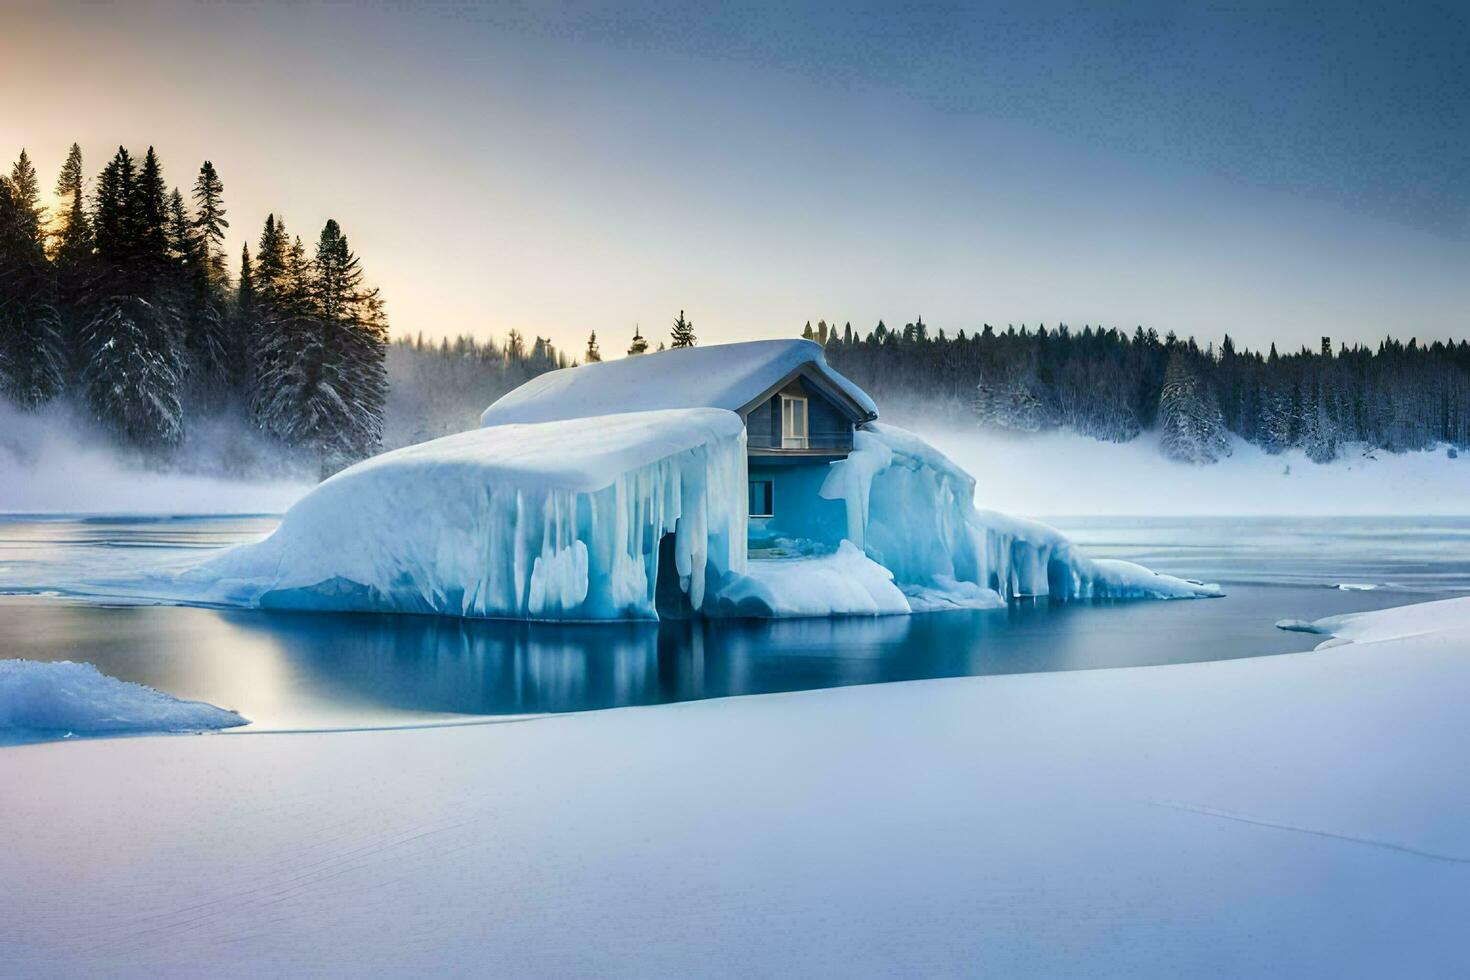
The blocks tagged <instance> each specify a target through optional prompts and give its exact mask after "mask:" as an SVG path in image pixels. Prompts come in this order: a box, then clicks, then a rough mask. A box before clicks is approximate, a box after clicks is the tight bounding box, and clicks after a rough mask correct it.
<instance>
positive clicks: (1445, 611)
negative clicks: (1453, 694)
mask: <svg viewBox="0 0 1470 980" xmlns="http://www.w3.org/2000/svg"><path fill="white" fill-rule="evenodd" d="M1276 627H1277V628H1278V629H1283V630H1292V631H1295V632H1301V633H1318V634H1323V635H1327V636H1331V637H1332V639H1330V640H1327V641H1325V642H1324V643H1322V644H1321V645H1320V646H1318V649H1319V650H1320V649H1324V648H1326V647H1328V646H1339V645H1341V644H1343V643H1382V642H1385V641H1388V640H1403V639H1409V638H1414V637H1427V636H1435V637H1440V638H1444V639H1447V640H1450V641H1452V642H1453V643H1455V644H1456V645H1457V646H1459V647H1460V648H1461V649H1470V596H1461V597H1459V598H1455V599H1439V600H1436V601H1434V602H1416V603H1413V604H1412V605H1407V606H1393V607H1391V608H1389V609H1377V610H1374V611H1373V612H1364V613H1347V614H1345V615H1342V616H1328V617H1326V618H1324V619H1318V620H1314V621H1312V622H1304V621H1302V620H1300V619H1283V620H1281V621H1280V622H1278V623H1277V624H1276Z"/></svg>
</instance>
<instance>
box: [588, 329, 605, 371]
mask: <svg viewBox="0 0 1470 980" xmlns="http://www.w3.org/2000/svg"><path fill="white" fill-rule="evenodd" d="M600 360H602V351H600V350H599V349H598V348H597V331H596V330H594V331H592V333H591V334H590V335H589V336H588V337H587V363H588V364H596V363H597V362H598V361H600Z"/></svg>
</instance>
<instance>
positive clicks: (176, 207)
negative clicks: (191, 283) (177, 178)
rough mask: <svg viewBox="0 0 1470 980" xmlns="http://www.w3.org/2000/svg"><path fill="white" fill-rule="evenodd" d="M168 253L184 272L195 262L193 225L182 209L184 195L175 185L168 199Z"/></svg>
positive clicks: (187, 214)
mask: <svg viewBox="0 0 1470 980" xmlns="http://www.w3.org/2000/svg"><path fill="white" fill-rule="evenodd" d="M168 255H169V258H171V259H172V260H173V261H174V264H175V265H177V266H178V267H179V269H180V270H184V271H185V272H186V274H187V270H188V269H190V268H191V267H193V266H194V265H195V264H196V258H197V257H196V255H195V248H194V225H193V223H192V222H191V221H190V220H189V213H188V212H187V211H186V210H184V195H182V194H180V193H179V189H178V188H177V187H175V188H174V189H173V193H172V194H170V195H169V199H168Z"/></svg>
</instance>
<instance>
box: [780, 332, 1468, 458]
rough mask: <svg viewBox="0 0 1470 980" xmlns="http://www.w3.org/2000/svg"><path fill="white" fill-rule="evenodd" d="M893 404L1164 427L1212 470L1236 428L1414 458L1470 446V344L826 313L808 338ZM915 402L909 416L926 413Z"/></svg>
mask: <svg viewBox="0 0 1470 980" xmlns="http://www.w3.org/2000/svg"><path fill="white" fill-rule="evenodd" d="M803 335H804V336H809V337H811V338H812V339H814V340H817V341H818V342H822V343H825V346H826V352H827V359H828V361H830V362H831V363H832V365H833V366H834V367H836V368H837V369H838V370H840V371H842V372H843V373H844V374H846V375H847V376H848V377H850V378H852V380H853V381H855V382H857V383H858V384H859V385H861V386H863V387H864V388H865V389H867V390H868V391H869V392H870V393H871V394H872V395H873V397H874V398H875V399H877V401H878V403H879V404H880V405H884V404H887V405H894V406H905V407H906V409H907V406H910V405H912V404H913V403H922V404H923V406H924V414H925V415H926V416H929V417H933V416H934V415H935V414H938V415H940V416H942V417H943V418H944V419H945V420H946V421H949V422H958V421H965V422H972V423H974V424H978V425H981V426H986V427H991V428H996V429H1003V430H1010V431H1014V432H1037V431H1040V430H1043V429H1067V430H1070V431H1073V432H1077V433H1080V434H1082V435H1086V436H1090V437H1092V438H1095V439H1101V440H1106V441H1111V442H1127V441H1129V440H1131V439H1133V438H1135V437H1136V436H1138V435H1139V434H1140V433H1141V432H1143V431H1145V430H1157V431H1158V433H1159V440H1160V447H1161V449H1162V450H1163V452H1164V453H1165V454H1166V455H1167V456H1170V457H1171V458H1174V459H1177V460H1181V461H1183V462H1190V463H1211V462H1215V461H1217V460H1219V459H1221V458H1222V457H1224V456H1227V455H1229V453H1230V445H1231V439H1230V435H1231V434H1233V435H1235V436H1238V437H1239V438H1241V439H1243V440H1245V441H1247V442H1250V443H1254V444H1256V445H1258V446H1260V447H1261V448H1263V449H1264V450H1266V451H1267V452H1270V453H1279V452H1283V451H1285V450H1287V449H1292V448H1299V449H1301V450H1302V451H1303V452H1305V454H1306V455H1307V457H1308V458H1310V459H1311V460H1313V461H1314V462H1318V463H1326V462H1330V461H1332V460H1334V459H1337V458H1338V457H1339V456H1340V455H1341V454H1342V453H1343V452H1344V451H1345V447H1346V446H1348V445H1349V444H1354V445H1356V446H1358V447H1360V448H1361V449H1362V450H1363V451H1366V452H1372V451H1374V450H1378V449H1381V450H1385V451H1388V452H1406V451H1410V450H1418V449H1428V448H1431V447H1433V446H1436V445H1440V444H1447V445H1448V446H1449V447H1450V451H1451V452H1452V453H1454V452H1456V451H1457V450H1459V449H1463V448H1465V447H1466V445H1467V444H1470V344H1467V343H1466V342H1465V341H1463V340H1462V341H1459V342H1458V343H1454V342H1450V343H1446V342H1441V341H1435V342H1433V343H1430V344H1420V343H1419V342H1418V341H1417V340H1415V339H1410V340H1409V341H1408V342H1407V343H1404V342H1401V341H1399V340H1395V339H1393V338H1388V339H1385V340H1383V341H1382V342H1381V343H1380V344H1378V346H1377V348H1376V349H1374V348H1369V347H1364V346H1362V345H1355V346H1353V347H1348V346H1346V345H1340V346H1339V347H1338V348H1337V349H1336V350H1334V349H1333V347H1332V344H1331V341H1330V339H1329V338H1327V337H1323V338H1322V341H1321V344H1320V346H1319V347H1318V348H1316V349H1315V350H1314V349H1311V348H1307V347H1303V348H1301V349H1300V350H1296V351H1292V352H1288V353H1285V354H1283V353H1279V352H1278V351H1277V350H1276V346H1275V345H1274V344H1272V345H1271V347H1270V349H1269V350H1268V351H1266V352H1261V351H1250V350H1246V349H1244V348H1237V347H1236V345H1235V343H1234V342H1233V341H1232V340H1231V339H1230V337H1229V336H1228V335H1227V336H1225V337H1224V339H1223V340H1222V341H1221V343H1220V345H1219V347H1218V348H1217V347H1216V346H1215V345H1214V344H1209V345H1207V346H1205V347H1204V348H1201V347H1200V346H1199V344H1198V343H1197V342H1196V341H1195V340H1194V338H1189V339H1187V340H1181V339H1180V338H1178V337H1177V336H1175V335H1174V334H1173V333H1172V332H1171V333H1169V334H1167V335H1165V336H1164V337H1162V338H1161V337H1160V336H1159V335H1158V333H1157V332H1156V331H1154V330H1145V329H1143V328H1142V327H1139V328H1137V329H1135V330H1134V332H1133V333H1132V334H1131V335H1130V334H1128V333H1125V332H1123V331H1120V330H1117V329H1111V328H1110V329H1102V328H1094V327H1092V326H1084V327H1083V328H1082V329H1081V330H1080V331H1074V330H1072V329H1070V328H1069V327H1067V326H1065V325H1057V326H1056V327H1054V328H1052V329H1048V328H1047V327H1045V326H1038V327H1037V328H1036V329H1035V330H1028V329H1027V327H1026V326H1024V325H1022V326H1021V327H1020V328H1019V329H1017V328H1016V327H1014V326H1009V327H1007V328H1006V329H1005V330H1004V331H999V330H996V329H994V328H992V327H990V326H983V327H982V329H981V330H979V331H976V332H974V333H971V334H969V335H968V336H967V335H966V333H965V331H964V330H960V331H959V332H958V333H956V334H955V335H954V336H946V335H945V332H944V331H943V330H938V331H936V332H934V333H932V334H931V332H930V329H929V326H928V325H927V324H925V323H924V321H923V318H922V317H919V318H916V319H915V321H914V322H912V323H906V324H904V326H903V328H902V329H889V328H888V327H887V326H886V325H885V324H883V323H882V322H881V321H880V322H879V323H878V325H877V327H875V328H874V329H873V330H872V331H870V332H869V333H868V334H867V335H866V336H864V337H860V336H858V335H857V334H855V333H854V331H853V329H852V326H851V324H847V325H845V326H844V327H843V328H842V329H841V330H840V331H839V330H837V329H835V328H834V329H829V328H828V327H827V325H826V323H825V322H819V323H818V325H817V327H816V328H815V329H814V328H812V326H811V325H810V324H808V325H807V327H806V329H805V330H804V331H803ZM912 414H913V413H912V411H910V412H909V417H912Z"/></svg>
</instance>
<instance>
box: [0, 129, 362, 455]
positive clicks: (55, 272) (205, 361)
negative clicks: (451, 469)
mask: <svg viewBox="0 0 1470 980" xmlns="http://www.w3.org/2000/svg"><path fill="white" fill-rule="evenodd" d="M56 194H57V197H58V198H59V199H60V201H61V204H60V206H59V207H58V208H57V213H56V214H55V215H48V214H47V209H46V208H45V207H44V206H43V204H42V199H41V191H40V185H39V181H38V178H37V176H36V171H35V167H34V166H33V165H32V163H31V161H30V159H29V157H28V156H27V154H26V153H25V151H22V152H21V154H20V158H19V159H18V160H17V161H16V163H15V165H14V166H13V167H12V168H11V170H10V173H9V175H8V176H0V394H3V395H4V396H5V397H7V398H9V399H11V400H12V401H14V402H15V403H17V404H19V405H21V406H22V407H25V408H37V407H39V406H41V405H44V404H46V403H47V402H50V401H52V400H53V399H57V398H60V397H64V396H74V397H76V398H77V399H78V400H79V401H80V402H82V403H83V404H85V405H86V406H87V408H88V410H89V412H90V414H91V415H92V416H94V417H95V419H96V420H97V421H98V422H99V423H100V424H101V425H102V426H104V427H105V428H107V429H109V430H111V431H112V432H114V433H115V434H116V435H117V436H118V437H119V439H120V440H121V441H123V442H125V443H127V444H129V445H132V446H135V447H139V448H142V449H145V450H150V451H156V452H166V451H167V450H169V449H171V448H173V447H175V446H177V445H179V444H180V443H181V442H182V441H183V438H184V435H185V432H186V429H187V426H188V423H189V421H190V419H191V418H206V417H210V418H212V417H217V416H219V415H221V414H229V413H237V414H239V415H241V416H243V417H245V418H247V419H248V420H249V422H250V424H251V425H253V426H254V427H256V428H258V429H259V430H260V431H261V432H262V433H265V434H266V435H268V436H270V437H272V438H273V439H275V440H278V441H279V442H280V443H282V444H283V445H284V446H286V447H288V448H289V449H292V450H297V451H300V452H304V453H309V454H311V455H313V456H314V457H315V458H316V459H317V460H318V461H319V465H320V468H321V469H322V471H323V472H328V471H331V470H335V469H337V468H340V467H341V466H342V465H345V464H346V463H349V462H351V461H353V460H356V459H360V458H362V457H364V456H367V455H370V454H371V453H373V452H376V451H377V448H378V446H379V444H380V441H381V434H382V425H383V409H384V400H385V398H386V395H387V375H386V372H385V363H384V361H385V353H386V345H387V331H388V324H387V318H386V316H385V314H384V310H383V304H382V301H381V299H380V298H379V295H378V291H377V290H376V289H372V288H369V287H367V286H366V285H365V284H364V282H363V274H362V270H361V268H360V266H359V262H358V259H357V256H356V255H355V254H354V253H353V252H352V250H351V248H350V247H349V246H348V242H347V237H346V236H345V235H344V234H343V233H342V229H341V228H340V227H339V226H338V224H337V222H335V221H331V220H329V221H327V223H326V224H325V226H324V227H323V228H322V230H321V233H320V234H319V235H318V236H317V240H316V243H315V248H314V249H313V250H312V251H311V252H310V253H308V249H307V246H306V244H305V243H303V242H302V240H301V238H300V236H292V235H290V234H289V233H288V232H287V230H286V225H285V222H284V221H283V220H280V219H279V218H277V217H275V216H274V215H272V216H269V217H267V218H266V220H265V226H264V230H263V231H262V233H261V235H260V238H259V244H258V247H257V249H256V253H255V255H254V257H253V258H252V256H251V255H250V250H249V248H248V246H247V247H246V248H245V250H244V253H243V254H242V256H241V258H240V266H239V271H238V275H237V277H236V278H235V279H234V280H233V281H232V280H231V277H230V274H229V271H228V262H227V259H226V255H225V252H224V240H225V230H226V229H227V228H229V222H228V220H226V210H225V206H224V185H223V182H222V181H221V180H220V177H219V174H218V173H216V171H215V169H214V166H213V165H212V164H211V163H210V162H209V161H205V162H204V163H203V165H202V166H201V167H200V168H199V171H198V173H197V175H196V177H195V179H194V182H193V185H192V187H191V188H190V192H189V195H188V197H187V199H186V197H185V195H184V193H183V192H181V191H180V190H179V188H177V187H174V188H173V189H172V190H170V189H169V186H168V182H167V181H166V180H165V177H164V171H163V165H162V162H161V161H160V160H159V158H158V155H157V154H156V153H155V152H154V150H153V148H152V147H149V148H148V151H147V153H146V154H145V155H144V156H143V159H142V161H141V163H140V162H138V161H137V160H136V159H135V158H134V156H133V155H132V154H130V153H129V152H128V151H127V150H126V149H124V148H122V147H119V148H118V151H117V153H116V154H115V155H114V156H113V157H112V159H111V160H110V161H109V162H108V163H107V165H106V167H104V168H103V170H102V171H101V173H100V174H99V175H97V176H96V177H95V178H94V179H92V180H90V181H88V180H87V179H86V177H85V171H84V168H83V162H82V153H81V149H80V148H79V147H78V146H77V145H75V144H73V145H72V147H71V150H70V152H69V154H68V155H67V158H66V163H65V164H64V165H63V167H62V170H61V173H60V176H59V177H58V179H57V183H56Z"/></svg>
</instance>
